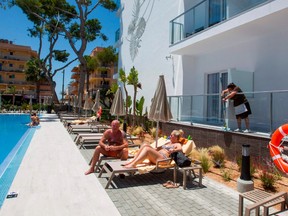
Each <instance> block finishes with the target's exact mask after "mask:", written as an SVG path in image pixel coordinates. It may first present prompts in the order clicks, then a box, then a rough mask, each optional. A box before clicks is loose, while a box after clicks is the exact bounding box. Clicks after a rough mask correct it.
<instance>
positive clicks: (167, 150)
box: [124, 130, 183, 168]
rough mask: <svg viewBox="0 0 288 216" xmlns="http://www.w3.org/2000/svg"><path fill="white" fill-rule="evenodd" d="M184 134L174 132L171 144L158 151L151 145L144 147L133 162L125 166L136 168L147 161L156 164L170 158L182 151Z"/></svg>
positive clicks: (159, 148) (171, 136)
mask: <svg viewBox="0 0 288 216" xmlns="http://www.w3.org/2000/svg"><path fill="white" fill-rule="evenodd" d="M182 134H183V132H182V131H181V130H179V131H178V130H173V131H172V133H171V135H170V142H169V143H167V144H165V145H163V146H161V147H158V148H157V149H155V148H153V147H152V146H151V145H149V144H144V145H142V146H141V148H140V150H139V152H138V153H137V154H136V155H135V157H134V158H133V160H132V161H129V162H127V163H126V164H124V166H125V167H127V168H132V167H136V166H137V164H141V163H142V162H143V161H144V160H145V159H148V160H149V161H150V162H151V163H152V164H156V162H157V161H158V160H163V159H167V158H169V157H170V154H171V153H173V152H180V151H182V145H181V144H180V142H179V140H180V138H181V135H182Z"/></svg>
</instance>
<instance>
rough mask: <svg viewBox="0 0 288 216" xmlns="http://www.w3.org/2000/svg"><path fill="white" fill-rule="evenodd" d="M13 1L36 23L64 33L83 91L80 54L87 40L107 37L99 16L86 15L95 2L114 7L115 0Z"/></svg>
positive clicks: (84, 71)
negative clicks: (75, 62)
mask: <svg viewBox="0 0 288 216" xmlns="http://www.w3.org/2000/svg"><path fill="white" fill-rule="evenodd" d="M16 4H17V5H18V6H19V7H20V8H21V9H22V10H23V12H24V13H26V15H27V16H28V18H29V20H31V21H33V22H34V23H37V24H38V25H39V21H41V22H43V23H45V25H46V27H47V28H50V29H51V30H55V31H56V32H58V33H63V34H64V37H65V39H67V40H68V43H69V45H70V47H71V49H72V50H73V52H74V53H75V54H76V56H77V58H78V60H79V62H80V65H79V67H80V83H79V90H78V92H79V94H82V95H83V93H84V83H85V76H86V75H87V72H88V70H87V61H86V59H85V57H84V53H85V51H86V47H87V44H88V42H91V41H94V40H95V39H97V38H98V37H100V38H102V39H103V40H107V37H106V36H105V35H104V34H102V33H101V29H102V26H101V23H100V22H99V20H98V19H89V16H90V15H91V13H92V12H93V11H95V9H96V8H97V7H98V6H102V7H104V8H106V9H108V10H110V11H114V10H115V9H116V4H115V2H114V1H113V0H99V1H92V0H75V3H74V4H73V5H72V4H69V3H68V2H66V1H65V0H57V1H54V0H16ZM37 20H38V21H37Z"/></svg>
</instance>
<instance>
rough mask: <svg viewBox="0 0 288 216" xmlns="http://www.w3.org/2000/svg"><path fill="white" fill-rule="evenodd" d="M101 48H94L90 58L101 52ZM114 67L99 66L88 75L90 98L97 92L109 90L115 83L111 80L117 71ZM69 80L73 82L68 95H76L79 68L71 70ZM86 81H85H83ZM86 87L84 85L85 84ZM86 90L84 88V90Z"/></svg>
mask: <svg viewBox="0 0 288 216" xmlns="http://www.w3.org/2000/svg"><path fill="white" fill-rule="evenodd" d="M103 49H104V48H103V47H96V48H94V49H93V50H92V52H91V54H90V56H91V57H95V56H97V53H99V52H101V51H102V50H103ZM116 68H117V67H115V66H114V65H110V66H104V65H99V66H98V67H97V68H96V69H95V70H94V71H91V72H90V73H89V92H90V93H91V95H92V96H95V94H96V91H97V90H101V89H109V88H110V87H111V85H112V84H113V83H116V82H117V80H115V79H114V78H113V75H114V73H115V71H117V69H116ZM71 79H72V80H73V81H72V82H71V84H70V86H71V87H70V89H71V91H70V93H71V94H72V95H78V87H79V79H80V71H79V66H76V67H74V68H73V69H72V75H71ZM85 80H87V79H85ZM85 86H86V83H85ZM85 89H86V88H85Z"/></svg>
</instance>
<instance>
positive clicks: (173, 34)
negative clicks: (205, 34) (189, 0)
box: [170, 0, 274, 44]
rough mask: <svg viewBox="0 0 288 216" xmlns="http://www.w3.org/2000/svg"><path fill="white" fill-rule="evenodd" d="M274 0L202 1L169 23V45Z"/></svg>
mask: <svg viewBox="0 0 288 216" xmlns="http://www.w3.org/2000/svg"><path fill="white" fill-rule="evenodd" d="M271 1H274V0H251V1H239V0H204V1H201V2H200V3H198V4H196V5H194V6H193V7H191V8H190V9H189V10H187V11H185V12H184V13H182V14H180V15H179V16H177V17H176V18H174V19H173V20H171V21H170V44H175V43H177V42H180V41H182V40H184V39H185V38H188V37H190V36H191V35H194V34H196V33H198V32H201V31H203V30H205V29H207V28H209V27H211V26H213V25H215V24H217V23H221V22H223V21H225V20H229V19H232V18H233V17H235V16H236V15H239V14H240V13H243V12H245V11H248V10H251V9H252V8H255V7H257V6H259V5H260V4H264V3H269V2H271Z"/></svg>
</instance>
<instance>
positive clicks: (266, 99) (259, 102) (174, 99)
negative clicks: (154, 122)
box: [168, 90, 288, 133]
mask: <svg viewBox="0 0 288 216" xmlns="http://www.w3.org/2000/svg"><path fill="white" fill-rule="evenodd" d="M244 94H245V95H246V97H247V99H248V101H249V104H250V107H251V110H252V114H251V115H249V120H250V129H251V130H252V131H254V132H262V133H271V132H273V131H274V130H275V129H277V128H278V127H279V126H281V125H282V124H285V123H287V122H288V109H287V108H286V107H287V105H288V90H283V91H270V92H268V91H265V92H244ZM168 100H169V104H170V107H171V112H172V115H173V120H174V121H179V122H190V123H191V124H195V123H198V124H204V125H211V126H218V127H222V128H223V129H224V127H226V129H228V130H234V129H236V128H237V122H236V118H235V112H234V107H233V101H232V100H229V101H228V102H226V103H224V102H223V101H222V100H221V96H220V94H207V95H189V96H186V95H185V96H169V97H168ZM242 129H245V125H244V121H243V122H242Z"/></svg>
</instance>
